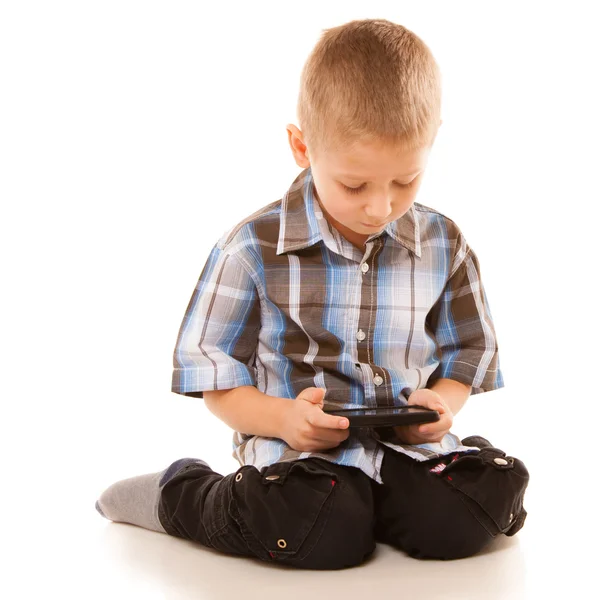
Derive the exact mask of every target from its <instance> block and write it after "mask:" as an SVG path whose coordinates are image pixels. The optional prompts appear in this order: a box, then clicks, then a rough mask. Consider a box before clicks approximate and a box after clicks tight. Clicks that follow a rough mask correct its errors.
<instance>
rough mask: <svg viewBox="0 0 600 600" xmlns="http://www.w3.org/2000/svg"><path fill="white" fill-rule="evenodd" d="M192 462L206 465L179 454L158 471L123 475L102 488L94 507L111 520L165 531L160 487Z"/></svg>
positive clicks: (201, 461)
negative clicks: (160, 514)
mask: <svg viewBox="0 0 600 600" xmlns="http://www.w3.org/2000/svg"><path fill="white" fill-rule="evenodd" d="M191 464H202V465H204V466H206V467H208V464H207V463H205V462H204V461H203V460H200V459H198V458H180V459H179V460H176V461H175V462H174V463H171V465H169V466H168V467H167V468H166V469H164V470H163V471H160V472H158V473H148V474H146V475H137V476H136V477H129V478H128V479H122V480H120V481H117V482H116V483H113V484H112V485H111V486H109V487H108V488H106V490H104V492H102V494H101V495H100V497H99V498H98V500H97V501H96V510H97V511H98V512H99V513H100V514H101V515H102V516H103V517H105V518H107V519H110V520H111V521H116V522H118V523H131V524H132V525H137V526H138V527H144V528H145V529H151V530H152V531H158V532H160V533H166V531H165V529H164V527H163V526H162V525H161V523H160V520H159V518H158V503H159V501H160V493H161V490H162V488H163V487H164V486H165V484H166V483H167V482H168V481H169V480H170V479H172V478H173V477H174V476H175V475H176V474H177V473H178V472H179V471H181V470H182V469H184V468H185V467H187V466H189V465H191ZM209 468H210V467H209Z"/></svg>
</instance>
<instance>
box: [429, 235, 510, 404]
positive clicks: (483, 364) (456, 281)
mask: <svg viewBox="0 0 600 600" xmlns="http://www.w3.org/2000/svg"><path fill="white" fill-rule="evenodd" d="M427 324H428V326H429V327H430V329H431V330H432V331H433V332H434V335H435V338H436V343H437V346H438V350H439V354H440V357H439V360H440V363H439V365H438V367H437V368H436V370H435V371H434V372H433V373H432V374H431V376H430V378H429V381H428V386H429V387H430V386H431V384H433V383H434V381H435V380H437V379H442V378H447V379H454V380H455V381H460V382H461V383H464V384H465V385H470V386H471V387H472V388H473V389H472V391H471V393H472V394H479V393H482V392H488V391H491V390H495V389H497V388H501V387H504V380H503V376H502V372H501V370H500V358H499V355H498V342H497V339H496V331H495V328H494V324H493V321H492V314H491V311H490V307H489V304H488V300H487V295H486V293H485V289H484V287H483V283H482V281H481V273H480V267H479V260H478V259H477V256H476V255H475V253H474V252H473V250H472V249H471V248H470V247H469V245H468V244H467V243H466V242H465V241H464V238H463V237H462V235H461V236H460V241H459V244H458V251H457V254H456V256H455V259H454V262H453V267H452V270H451V274H450V276H449V278H448V280H447V282H446V285H445V288H444V291H443V292H442V294H441V295H440V297H439V299H438V300H437V302H436V303H435V305H434V306H433V307H432V309H431V310H430V312H429V313H428V315H427Z"/></svg>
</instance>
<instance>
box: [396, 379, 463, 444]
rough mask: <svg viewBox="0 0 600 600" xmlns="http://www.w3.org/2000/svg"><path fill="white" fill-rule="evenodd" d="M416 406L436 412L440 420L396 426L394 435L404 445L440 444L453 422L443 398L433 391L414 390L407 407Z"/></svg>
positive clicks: (450, 412)
mask: <svg viewBox="0 0 600 600" xmlns="http://www.w3.org/2000/svg"><path fill="white" fill-rule="evenodd" d="M414 404H417V405H419V406H424V407H425V408H431V409H432V410H437V411H438V412H439V413H440V420H439V421H435V422H434V423H417V424H415V425H397V426H396V427H394V431H395V432H396V435H397V436H398V437H399V438H400V439H401V440H402V441H403V442H404V443H405V444H412V445H415V444H430V443H432V442H440V441H441V440H442V439H443V438H444V436H445V435H446V434H447V433H448V432H449V431H450V428H451V427H452V423H453V422H454V415H453V414H452V411H451V410H450V408H449V406H448V405H447V404H446V403H445V402H444V400H443V398H442V397H441V396H440V395H439V394H438V393H437V392H434V391H433V390H428V389H420V390H415V391H414V392H413V393H412V394H411V395H410V396H409V398H408V405H414Z"/></svg>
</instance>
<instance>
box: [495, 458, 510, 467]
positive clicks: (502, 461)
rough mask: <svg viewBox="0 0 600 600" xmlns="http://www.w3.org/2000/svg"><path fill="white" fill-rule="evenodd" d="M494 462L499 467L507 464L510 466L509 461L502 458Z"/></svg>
mask: <svg viewBox="0 0 600 600" xmlns="http://www.w3.org/2000/svg"><path fill="white" fill-rule="evenodd" d="M494 462H495V463H496V464H497V465H507V464H508V461H507V460H505V459H504V458H500V457H498V458H495V459H494Z"/></svg>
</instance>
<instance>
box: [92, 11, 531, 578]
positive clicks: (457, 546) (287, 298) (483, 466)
mask: <svg viewBox="0 0 600 600" xmlns="http://www.w3.org/2000/svg"><path fill="white" fill-rule="evenodd" d="M440 102H441V91H440V74H439V70H438V67H437V64H436V62H435V60H434V58H433V56H432V54H431V52H430V51H429V49H428V47H427V46H426V45H425V44H424V43H423V42H422V41H421V39H420V38H418V37H417V36H416V35H415V34H413V33H412V32H410V31H409V30H407V29H405V28H404V27H402V26H400V25H398V24H395V23H392V22H390V21H387V20H383V19H368V20H357V21H351V22H349V23H347V24H345V25H342V26H339V27H334V28H331V29H328V30H325V32H324V35H323V36H322V38H321V39H320V40H319V42H318V43H317V45H316V46H315V49H314V50H313V52H312V53H311V55H310V57H309V59H308V61H307V63H306V65H305V67H304V69H303V72H302V79H301V89H300V97H299V102H298V118H299V121H300V123H301V125H302V130H300V129H299V128H297V127H296V126H294V125H289V126H288V127H287V133H288V138H289V143H290V147H291V149H292V153H293V156H294V159H295V160H296V163H297V164H298V165H299V166H300V167H302V168H303V171H302V172H301V173H300V174H299V175H298V176H297V177H296V179H295V180H294V182H293V183H292V185H291V187H290V188H289V190H288V191H287V192H286V194H285V195H284V197H283V198H282V199H281V200H278V201H276V202H273V203H272V204H269V205H267V206H265V207H264V208H262V209H261V210H259V211H257V212H255V213H254V214H252V215H251V216H249V217H248V218H246V219H244V220H243V221H242V222H241V223H239V224H238V225H236V226H235V227H234V228H233V229H231V230H230V231H229V232H227V233H226V234H225V235H223V236H222V238H221V239H220V240H219V241H218V242H217V244H215V246H214V247H213V249H212V251H211V254H210V256H209V258H208V260H207V263H206V265H205V267H204V269H203V271H202V273H201V275H200V278H199V282H198V285H197V287H196V289H195V291H194V293H193V295H192V298H191V300H190V302H189V304H188V307H187V310H186V313H185V317H184V319H183V322H182V325H181V329H180V331H179V336H178V339H177V343H176V347H175V353H174V372H173V384H172V391H174V392H176V393H179V394H184V395H189V396H195V397H199V398H204V400H205V402H206V405H207V406H208V408H209V410H211V411H212V412H213V413H214V414H215V415H216V416H218V417H219V418H220V419H222V420H223V421H224V422H225V423H227V424H228V425H230V426H231V427H232V429H234V430H235V433H234V437H233V442H234V456H235V457H236V458H237V459H238V461H239V462H240V465H242V466H241V468H240V469H238V470H237V471H236V472H235V473H232V474H229V475H226V476H223V475H221V474H219V473H216V472H215V471H213V470H212V469H211V468H210V467H209V466H208V464H207V463H206V462H204V461H202V460H200V459H195V458H183V459H179V460H177V461H175V462H174V463H172V464H171V465H170V466H169V467H168V468H166V469H164V470H163V471H160V472H158V473H150V474H147V475H141V476H137V477H132V478H130V479H125V480H123V481H118V482H116V483H115V484H113V485H112V486H110V487H109V488H108V489H107V490H105V492H104V493H103V494H102V495H101V496H100V498H99V500H98V502H97V504H96V508H97V509H98V510H99V512H100V513H101V514H103V516H105V517H107V518H108V519H111V520H113V521H121V522H126V523H132V524H135V525H138V526H141V527H146V528H148V529H153V530H155V531H160V532H164V533H167V534H169V535H174V536H179V537H183V538H187V539H192V540H194V541H197V542H199V543H201V544H203V545H205V546H207V547H211V548H214V549H216V550H218V551H220V552H224V553H228V554H239V555H244V556H249V557H255V558H258V559H261V560H265V561H273V562H281V563H284V564H288V565H292V566H295V567H299V568H310V569H339V568H345V567H351V566H355V565H358V564H360V563H362V562H363V561H365V560H366V559H367V558H368V557H369V556H371V554H372V553H373V551H374V549H375V545H376V542H377V541H380V542H384V543H388V544H391V545H394V546H395V547H397V548H400V549H402V550H404V551H405V552H406V553H407V554H409V555H410V556H412V557H415V558H437V559H454V558H461V557H466V556H471V555H473V554H475V553H477V552H479V551H481V550H482V549H483V548H484V547H486V546H487V545H488V544H489V542H490V541H491V540H492V539H494V537H495V536H497V535H498V534H499V533H504V534H505V535H514V534H515V533H516V532H517V531H518V530H519V529H520V528H521V527H522V526H523V523H524V520H525V516H526V514H527V513H526V511H525V509H524V507H523V496H524V493H525V489H526V487H527V483H528V479H529V474H528V472H527V469H526V468H525V465H524V464H523V463H522V462H521V461H520V460H519V459H517V458H514V457H512V456H507V455H506V453H505V452H503V451H502V450H500V449H498V448H495V447H494V446H493V445H492V444H491V443H490V442H489V441H487V440H486V439H484V438H482V437H480V436H471V437H469V438H466V439H464V440H462V441H461V440H459V439H458V437H457V436H455V435H454V434H452V433H450V428H451V426H452V424H453V416H454V415H455V414H456V413H457V412H458V411H459V410H460V409H461V407H462V406H463V405H464V403H465V402H466V400H467V398H468V397H469V395H470V394H471V393H473V394H477V393H483V392H486V391H490V390H493V389H497V388H500V387H502V386H503V385H504V383H503V378H502V374H501V371H500V367H499V359H498V348H497V343H496V336H495V330H494V326H493V323H492V317H491V313H490V309H489V306H488V302H487V297H486V294H485V292H484V289H483V287H482V283H481V279H480V272H479V263H478V260H477V258H476V256H475V253H474V252H473V250H472V249H471V248H470V247H469V245H468V244H467V242H466V241H465V238H464V236H463V235H462V233H461V232H460V230H459V228H458V227H457V225H456V224H455V223H454V222H453V221H452V220H451V219H449V218H447V217H445V216H444V215H442V214H441V213H439V212H437V211H435V210H434V209H431V208H428V207H426V206H424V205H422V204H418V203H415V196H416V193H417V190H418V188H419V186H420V184H421V182H422V180H423V174H424V170H425V167H426V163H427V159H428V155H429V152H430V150H431V147H432V145H433V142H434V140H435V137H436V134H437V130H438V128H439V126H440V124H441V120H440ZM404 404H419V405H422V406H426V407H428V408H432V409H436V410H438V411H439V413H440V415H441V419H440V420H439V421H438V422H436V423H429V424H427V425H424V426H423V425H411V426H403V427H381V428H360V429H356V430H355V429H352V430H349V429H348V423H347V421H346V420H345V419H341V420H340V419H339V418H338V417H334V416H333V415H328V414H326V413H325V410H324V409H328V410H330V409H334V408H351V407H356V406H400V405H404Z"/></svg>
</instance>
